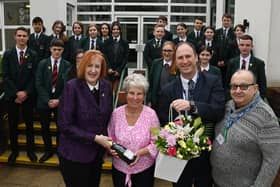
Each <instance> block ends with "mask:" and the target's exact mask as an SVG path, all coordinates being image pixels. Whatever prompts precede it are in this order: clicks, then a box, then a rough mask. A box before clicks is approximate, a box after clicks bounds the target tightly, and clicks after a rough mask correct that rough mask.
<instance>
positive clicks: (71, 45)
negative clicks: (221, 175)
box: [65, 35, 84, 64]
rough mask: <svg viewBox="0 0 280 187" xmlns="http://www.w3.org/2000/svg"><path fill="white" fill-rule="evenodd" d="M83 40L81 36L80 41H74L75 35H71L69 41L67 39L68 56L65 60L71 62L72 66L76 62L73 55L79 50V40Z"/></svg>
mask: <svg viewBox="0 0 280 187" xmlns="http://www.w3.org/2000/svg"><path fill="white" fill-rule="evenodd" d="M83 38H84V37H83V36H82V37H81V39H80V40H77V41H76V40H75V35H73V36H71V37H69V39H68V42H67V45H68V46H67V48H68V50H69V55H68V58H67V59H65V60H68V61H69V62H71V64H74V63H75V61H76V57H75V54H76V51H77V49H79V46H80V43H81V40H83Z"/></svg>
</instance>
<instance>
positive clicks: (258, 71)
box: [226, 55, 266, 99]
mask: <svg viewBox="0 0 280 187" xmlns="http://www.w3.org/2000/svg"><path fill="white" fill-rule="evenodd" d="M264 66H265V64H264V61H262V60H260V59H258V58H256V57H254V56H253V55H251V58H250V63H249V70H250V71H252V72H253V73H254V75H255V77H256V79H257V84H258V85H259V90H260V95H261V97H262V98H265V95H266V75H265V67H264ZM239 69H240V56H237V57H235V58H232V59H230V61H229V64H228V67H227V73H226V95H227V99H230V94H229V90H230V87H229V84H230V79H231V76H232V75H233V74H234V72H236V71H237V70H239Z"/></svg>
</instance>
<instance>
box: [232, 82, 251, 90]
mask: <svg viewBox="0 0 280 187" xmlns="http://www.w3.org/2000/svg"><path fill="white" fill-rule="evenodd" d="M253 85H255V84H254V83H252V84H239V85H238V84H231V85H230V89H231V90H237V88H238V87H239V89H240V90H243V91H244V90H248V88H249V87H250V86H253Z"/></svg>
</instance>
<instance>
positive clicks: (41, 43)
mask: <svg viewBox="0 0 280 187" xmlns="http://www.w3.org/2000/svg"><path fill="white" fill-rule="evenodd" d="M32 27H33V29H34V33H32V34H31V35H30V36H29V40H28V44H27V45H28V47H29V48H30V49H32V50H34V51H36V52H37V55H38V62H40V61H41V60H42V59H44V58H47V57H48V54H49V43H50V42H49V37H48V36H47V35H45V33H44V32H45V28H44V24H43V20H42V18H40V17H35V18H33V20H32Z"/></svg>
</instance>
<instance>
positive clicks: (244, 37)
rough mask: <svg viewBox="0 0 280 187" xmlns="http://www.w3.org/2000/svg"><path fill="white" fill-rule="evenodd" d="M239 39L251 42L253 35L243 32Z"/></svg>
mask: <svg viewBox="0 0 280 187" xmlns="http://www.w3.org/2000/svg"><path fill="white" fill-rule="evenodd" d="M239 40H251V41H252V43H253V37H252V36H250V35H249V34H243V35H242V36H240V37H239Z"/></svg>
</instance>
